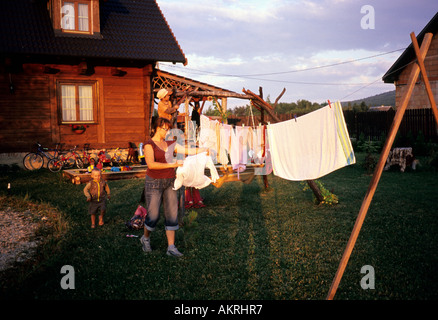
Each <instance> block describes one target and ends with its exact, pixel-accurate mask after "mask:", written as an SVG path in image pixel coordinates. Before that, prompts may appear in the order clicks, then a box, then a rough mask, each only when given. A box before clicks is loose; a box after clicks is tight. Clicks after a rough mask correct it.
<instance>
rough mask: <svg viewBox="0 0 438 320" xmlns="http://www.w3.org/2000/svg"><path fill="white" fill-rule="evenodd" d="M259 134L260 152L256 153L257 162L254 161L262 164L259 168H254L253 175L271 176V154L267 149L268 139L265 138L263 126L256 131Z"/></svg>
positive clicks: (265, 133)
mask: <svg viewBox="0 0 438 320" xmlns="http://www.w3.org/2000/svg"><path fill="white" fill-rule="evenodd" d="M258 130H259V133H260V139H261V144H260V150H259V151H258V152H257V155H258V161H259V162H257V161H256V163H257V164H264V166H263V167H261V168H258V167H256V168H254V175H256V176H266V175H269V174H271V172H272V170H273V169H272V159H271V152H270V148H269V139H268V137H267V132H266V131H267V129H266V127H265V126H262V127H261V128H259V129H258Z"/></svg>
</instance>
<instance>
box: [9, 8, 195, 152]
mask: <svg viewBox="0 0 438 320" xmlns="http://www.w3.org/2000/svg"><path fill="white" fill-rule="evenodd" d="M0 33H1V35H0V123H1V125H0V153H13V152H25V151H28V150H29V149H31V148H32V146H33V145H35V143H36V142H37V141H38V142H40V143H41V144H43V145H47V146H54V145H55V144H56V143H58V142H61V143H64V144H65V146H66V147H68V146H73V145H82V144H84V143H90V144H91V146H92V147H94V148H116V147H122V148H127V147H128V143H129V142H130V141H133V142H141V141H144V139H145V137H146V136H147V135H148V134H149V128H150V121H151V114H152V111H153V108H154V90H153V78H154V76H155V74H156V64H157V62H160V61H163V62H173V63H182V64H184V65H185V64H186V63H187V61H186V57H185V55H184V53H183V51H182V49H181V48H180V46H179V44H178V42H177V40H176V39H175V36H174V34H173V33H172V31H171V29H170V27H169V25H168V23H167V21H166V19H165V18H164V16H163V14H162V12H161V10H160V8H159V6H158V4H157V3H156V1H155V0H142V1H134V0H2V1H0Z"/></svg>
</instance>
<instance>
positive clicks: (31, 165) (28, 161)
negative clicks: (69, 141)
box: [23, 142, 64, 170]
mask: <svg viewBox="0 0 438 320" xmlns="http://www.w3.org/2000/svg"><path fill="white" fill-rule="evenodd" d="M36 145H37V151H35V152H29V153H28V154H26V155H25V156H24V157H23V165H24V167H25V168H26V169H27V170H39V169H41V168H42V167H43V164H44V158H46V159H47V160H48V161H50V160H52V159H55V158H58V156H59V154H60V153H61V151H62V146H63V145H64V144H63V143H57V144H56V147H55V149H49V148H45V147H43V146H42V145H41V144H40V143H39V142H37V143H36ZM52 151H53V155H52V154H50V152H52Z"/></svg>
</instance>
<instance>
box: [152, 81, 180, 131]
mask: <svg viewBox="0 0 438 320" xmlns="http://www.w3.org/2000/svg"><path fill="white" fill-rule="evenodd" d="M171 94H172V93H171V92H169V91H168V90H167V89H161V90H160V91H158V93H157V98H158V99H160V102H158V117H160V118H165V119H168V120H170V122H171V123H172V125H173V124H174V123H175V119H176V117H177V115H178V107H173V106H172V102H170V96H171Z"/></svg>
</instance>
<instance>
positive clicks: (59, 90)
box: [56, 80, 99, 124]
mask: <svg viewBox="0 0 438 320" xmlns="http://www.w3.org/2000/svg"><path fill="white" fill-rule="evenodd" d="M67 85H69V86H75V111H76V120H65V119H64V118H63V104H62V102H63V101H62V98H63V96H62V86H67ZM80 86H91V93H92V107H93V111H92V114H93V119H92V120H81V119H80V105H79V104H80V99H79V87H80ZM56 92H57V104H58V106H57V107H58V119H59V121H58V122H59V124H98V115H99V96H98V92H99V91H98V81H97V80H57V82H56Z"/></svg>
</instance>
